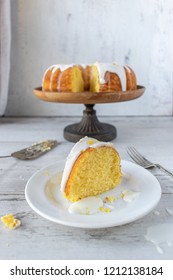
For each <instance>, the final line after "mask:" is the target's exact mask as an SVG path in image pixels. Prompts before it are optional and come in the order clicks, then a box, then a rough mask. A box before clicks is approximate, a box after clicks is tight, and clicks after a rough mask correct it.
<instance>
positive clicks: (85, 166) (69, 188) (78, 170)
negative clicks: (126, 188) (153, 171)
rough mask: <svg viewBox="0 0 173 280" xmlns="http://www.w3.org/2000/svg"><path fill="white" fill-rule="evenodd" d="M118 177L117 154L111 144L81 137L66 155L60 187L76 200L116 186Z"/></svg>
mask: <svg viewBox="0 0 173 280" xmlns="http://www.w3.org/2000/svg"><path fill="white" fill-rule="evenodd" d="M120 178H121V167H120V157H119V154H118V152H117V151H116V149H115V148H114V146H113V144H112V143H108V142H99V141H98V140H96V139H94V138H88V137H84V138H82V139H81V140H80V141H79V142H77V143H76V144H75V145H74V147H73V148H72V150H71V152H70V154H69V156H68V157H67V161H66V164H65V168H64V172H63V176H62V181H61V191H62V192H63V193H64V196H65V198H66V199H68V200H70V201H72V202H75V201H78V200H80V199H82V198H85V197H89V196H96V195H98V194H101V193H103V192H106V191H108V190H110V189H113V188H115V187H116V186H117V185H118V184H119V183H120Z"/></svg>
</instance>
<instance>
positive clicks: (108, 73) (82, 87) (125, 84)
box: [42, 62, 137, 92]
mask: <svg viewBox="0 0 173 280" xmlns="http://www.w3.org/2000/svg"><path fill="white" fill-rule="evenodd" d="M136 84H137V83H136V76H135V73H134V71H133V70H132V69H131V68H130V67H129V66H126V65H120V64H118V63H98V62H97V63H94V64H90V65H89V64H80V65H75V64H71V65H65V64H56V65H52V66H50V67H49V68H48V69H47V70H46V72H45V73H44V76H43V81H42V89H43V91H53V92H56V91H57V92H83V91H91V92H114V91H115V92H116V91H126V90H134V89H136V87H137V86H136Z"/></svg>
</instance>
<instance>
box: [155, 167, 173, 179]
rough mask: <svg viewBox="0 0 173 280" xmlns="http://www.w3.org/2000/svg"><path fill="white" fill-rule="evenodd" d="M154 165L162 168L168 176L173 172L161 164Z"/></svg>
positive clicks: (172, 175)
mask: <svg viewBox="0 0 173 280" xmlns="http://www.w3.org/2000/svg"><path fill="white" fill-rule="evenodd" d="M156 166H157V167H158V168H159V169H160V170H162V171H163V172H165V173H166V174H168V175H169V176H171V177H173V173H172V172H170V171H169V170H167V169H165V168H164V167H163V166H161V165H160V164H156Z"/></svg>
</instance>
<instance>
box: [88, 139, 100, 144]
mask: <svg viewBox="0 0 173 280" xmlns="http://www.w3.org/2000/svg"><path fill="white" fill-rule="evenodd" d="M97 142H98V141H97V140H94V139H89V140H88V142H87V143H88V145H93V144H95V143H97Z"/></svg>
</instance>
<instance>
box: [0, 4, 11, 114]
mask: <svg viewBox="0 0 173 280" xmlns="http://www.w3.org/2000/svg"><path fill="white" fill-rule="evenodd" d="M10 46H11V18H10V0H0V116H3V115H4V113H5V109H6V105H7V100H8V85H9V74H10Z"/></svg>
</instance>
